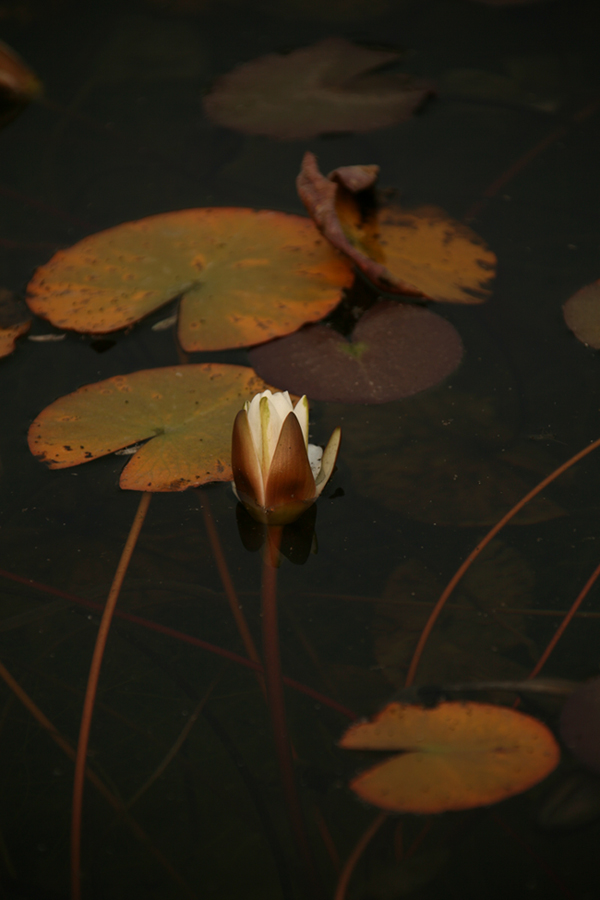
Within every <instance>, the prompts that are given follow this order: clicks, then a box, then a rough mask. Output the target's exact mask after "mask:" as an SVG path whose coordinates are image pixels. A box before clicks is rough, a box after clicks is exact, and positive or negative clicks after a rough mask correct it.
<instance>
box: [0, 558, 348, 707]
mask: <svg viewBox="0 0 600 900" xmlns="http://www.w3.org/2000/svg"><path fill="white" fill-rule="evenodd" d="M0 576H2V577H3V578H8V579H10V580H11V581H16V582H18V583H19V584H24V585H26V586H27V587H30V588H33V589H34V590H36V591H42V592H43V593H45V594H53V595H54V596H57V597H63V598H64V599H65V600H69V601H71V602H72V603H76V604H77V605H78V606H83V607H85V608H86V609H91V610H93V611H94V612H101V611H102V609H103V606H102V605H101V604H100V603H94V601H93V600H85V599H84V598H83V597H78V596H77V595H76V594H69V593H67V592H66V591H61V590H60V588H54V587H51V586H50V585H47V584H42V583H41V582H39V581H33V579H31V578H24V577H23V576H22V575H15V574H14V573H13V572H8V571H6V569H0ZM114 614H115V617H116V618H117V619H123V621H125V622H131V623H132V624H133V625H140V626H141V627H142V628H146V629H147V630H148V631H156V632H158V633H159V634H164V635H166V636H167V637H172V638H175V640H177V641H182V642H183V643H185V644H191V645H192V646H193V647H199V648H200V649H201V650H207V651H208V652H209V653H214V654H215V655H216V656H222V657H224V658H225V659H230V660H231V661H232V662H234V663H237V664H238V665H240V666H244V667H245V668H246V669H252V670H253V671H255V672H260V673H261V674H264V670H263V667H262V666H261V665H259V664H258V663H255V662H253V661H252V660H250V659H246V657H244V656H240V655H239V653H234V652H233V651H232V650H226V649H225V648H224V647H218V646H217V645H216V644H210V643H209V642H208V641H203V640H202V639H201V638H197V637H193V635H191V634H186V633H185V632H184V631H178V630H177V629H175V628H169V626H168V625H161V624H160V623H159V622H153V621H152V620H151V619H144V618H142V617H141V616H136V615H133V613H126V612H121V611H120V610H118V609H117V610H115V613H114ZM283 681H284V684H286V685H287V686H288V687H291V688H292V689H293V690H295V691H298V692H299V693H301V694H306V696H307V697H312V699H313V700H316V701H317V702H318V703H322V704H323V706H328V707H329V708H330V709H333V710H335V711H336V712H339V713H341V715H343V716H345V717H346V718H347V719H352V720H353V719H356V718H358V716H357V713H355V712H354V710H352V709H349V708H348V707H347V706H343V705H342V704H341V703H338V702H337V701H336V700H333V699H332V698H331V697H327V696H326V695H325V694H321V693H320V692H319V691H315V690H313V688H311V687H308V685H306V684H302V682H300V681H296V680H295V679H293V678H288V676H287V675H284V676H283Z"/></svg>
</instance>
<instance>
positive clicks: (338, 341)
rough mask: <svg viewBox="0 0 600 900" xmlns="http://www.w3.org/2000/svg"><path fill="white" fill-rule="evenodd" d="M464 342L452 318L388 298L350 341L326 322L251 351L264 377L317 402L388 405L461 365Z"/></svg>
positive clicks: (367, 315)
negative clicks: (450, 319)
mask: <svg viewBox="0 0 600 900" xmlns="http://www.w3.org/2000/svg"><path fill="white" fill-rule="evenodd" d="M462 351H463V348H462V342H461V340H460V337H459V335H458V332H457V331H456V329H455V328H454V326H453V325H451V324H450V322H447V321H446V320H445V319H442V318H441V316H438V315H436V314H435V313H432V312H430V311H429V310H427V309H423V308H422V307H420V306H416V305H414V304H407V303H397V302H396V301H394V300H383V301H380V302H379V303H377V304H376V305H375V306H373V307H372V308H371V309H370V310H368V311H367V312H366V313H365V314H364V315H363V316H362V318H361V319H359V321H358V324H357V325H356V327H355V328H354V332H353V333H352V336H351V339H350V340H348V339H347V338H345V337H343V336H342V335H341V334H339V333H338V332H337V331H334V330H333V329H332V328H329V327H328V326H326V325H308V326H307V327H306V328H303V329H302V330H300V331H297V332H296V333H295V334H291V335H289V336H288V337H285V338H280V339H279V340H277V341H271V342H270V343H268V344H262V345H261V346H259V347H255V348H254V349H253V350H251V351H250V362H251V363H252V365H253V366H254V368H255V369H256V371H257V372H258V373H259V375H261V377H262V378H264V379H265V380H266V381H270V382H272V383H273V384H285V385H286V387H288V388H289V390H291V391H293V392H294V393H296V394H306V395H307V396H308V397H310V399H311V400H329V401H336V402H340V403H387V402H389V401H390V400H399V399H401V398H402V397H408V396H410V395H411V394H416V393H418V391H422V390H425V388H428V387H432V386H433V385H435V384H438V383H439V382H440V381H442V380H443V379H444V378H446V376H447V375H449V374H450V373H451V372H453V371H454V369H455V368H456V367H457V366H458V364H459V362H460V359H461V356H462Z"/></svg>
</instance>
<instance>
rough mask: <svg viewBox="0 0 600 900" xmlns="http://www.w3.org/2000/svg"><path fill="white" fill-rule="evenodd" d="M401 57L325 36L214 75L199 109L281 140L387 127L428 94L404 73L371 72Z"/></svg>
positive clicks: (248, 130) (405, 116) (239, 127)
mask: <svg viewBox="0 0 600 900" xmlns="http://www.w3.org/2000/svg"><path fill="white" fill-rule="evenodd" d="M400 58H401V55H400V54H399V53H396V52H394V51H389V50H373V49H369V48H367V47H360V46H358V45H356V44H352V43H351V42H350V41H347V40H345V39H344V38H336V37H332V38H326V39H325V40H323V41H319V42H318V43H317V44H313V45H311V46H310V47H302V48H301V49H299V50H295V51H294V52H293V53H288V54H287V55H286V56H284V55H282V54H280V53H270V54H268V55H267V56H262V57H260V58H259V59H255V60H252V61H251V62H248V63H244V64H243V65H241V66H238V67H237V68H236V69H234V70H233V71H232V72H229V73H228V74H227V75H223V76H222V77H221V78H219V80H218V81H217V82H216V84H215V85H214V87H213V89H212V91H211V92H210V93H209V94H208V95H207V96H206V97H205V98H204V109H205V111H206V114H207V115H208V116H209V117H210V118H211V119H213V120H214V121H215V122H218V123H219V125H225V126H226V127H228V128H235V129H237V130H238V131H243V132H245V133H246V134H265V135H269V136H271V137H276V138H282V139H284V140H298V139H303V138H304V139H305V138H310V137H315V136H316V135H318V134H323V133H327V132H336V131H338V132H339V131H371V130H372V129H374V128H385V127H386V126H388V125H395V124H396V123H398V122H403V121H405V120H406V119H409V118H410V117H411V115H412V114H413V112H414V111H415V110H416V109H417V108H418V107H419V106H420V105H421V104H422V103H423V101H424V100H425V99H426V97H427V96H428V95H429V94H430V93H431V92H432V91H431V87H430V86H429V85H426V84H423V83H420V82H415V81H413V79H412V78H411V77H410V76H409V75H403V74H395V73H380V72H378V71H377V70H379V69H381V68H382V67H383V66H387V65H390V64H391V63H397V62H398V61H399V60H400Z"/></svg>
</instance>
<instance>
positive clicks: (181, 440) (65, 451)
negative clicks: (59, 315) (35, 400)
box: [29, 363, 268, 491]
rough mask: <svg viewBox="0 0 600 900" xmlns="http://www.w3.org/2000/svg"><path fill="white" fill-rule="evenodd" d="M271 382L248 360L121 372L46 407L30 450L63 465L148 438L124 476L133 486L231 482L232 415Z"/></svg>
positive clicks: (137, 488) (35, 427)
mask: <svg viewBox="0 0 600 900" xmlns="http://www.w3.org/2000/svg"><path fill="white" fill-rule="evenodd" d="M267 387H268V385H267V384H265V383H264V381H262V380H261V379H260V378H258V376H257V375H256V373H255V372H254V371H253V370H252V369H250V368H248V367H246V366H231V365H223V364H219V365H217V364H211V363H206V364H201V365H188V366H169V367H166V368H163V369H145V370H142V371H140V372H133V373H132V374H131V375H117V376H115V377H114V378H108V379H106V380H105V381H98V382H97V383H96V384H88V385H86V386H85V387H82V388H79V390H78V391H75V392H74V393H73V394H67V396H66V397H61V398H60V399H59V400H56V401H55V402H54V403H51V404H50V406H47V407H46V409H44V410H43V411H42V412H41V413H40V414H39V416H38V417H37V418H36V419H35V421H34V422H33V423H32V425H31V427H30V429H29V449H30V450H31V452H32V453H33V454H34V456H37V458H38V459H40V460H42V461H43V462H46V463H48V465H49V466H50V468H51V469H64V468H67V467H69V466H76V465H79V464H80V463H83V462H88V461H89V460H92V459H97V458H98V457H100V456H106V455H107V454H108V453H114V452H115V451H116V450H122V449H123V448H125V447H130V446H131V445H132V444H136V443H137V442H138V441H147V443H145V444H144V445H143V446H142V447H140V448H139V449H138V450H137V451H136V452H135V453H134V454H133V455H132V457H131V459H130V461H129V462H128V463H127V465H126V466H125V468H124V470H123V472H122V474H121V479H120V481H119V484H120V486H121V487H122V488H124V489H126V490H132V491H183V490H185V489H186V488H189V487H198V486H199V485H201V484H206V483H207V482H210V481H231V480H232V477H233V475H232V472H231V431H232V427H233V420H234V418H235V415H236V413H237V412H238V411H239V410H240V409H241V407H242V406H243V404H244V402H245V401H246V400H249V399H251V398H252V397H253V396H254V394H256V393H258V392H259V391H264V390H266V388H267ZM150 438H151V440H149V439H150Z"/></svg>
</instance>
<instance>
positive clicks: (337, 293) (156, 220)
mask: <svg viewBox="0 0 600 900" xmlns="http://www.w3.org/2000/svg"><path fill="white" fill-rule="evenodd" d="M352 277H353V276H352V272H351V269H350V267H349V265H348V264H347V263H346V261H345V260H344V259H343V258H341V257H340V256H339V255H338V254H337V253H336V251H335V250H333V249H332V248H331V247H330V246H329V245H328V243H327V241H325V240H324V239H323V238H322V237H321V236H320V235H319V233H318V232H317V230H316V229H315V227H314V225H313V224H312V222H311V221H310V220H308V219H305V218H303V217H301V216H294V215H287V214H286V213H278V212H272V211H270V210H262V211H256V210H252V209H235V208H233V209H231V208H215V209H210V208H207V209H188V210H182V211H180V212H172V213H163V214H161V215H157V216H150V217H148V218H146V219H140V220H139V221H136V222H127V223H125V224H124V225H117V226H116V227H115V228H109V229H108V230H107V231H101V232H100V233H99V234H94V235H91V236H90V237H87V238H84V240H82V241H80V242H79V243H78V244H75V245H74V246H73V247H71V248H69V249H68V250H62V251H60V252H59V253H57V254H56V255H55V256H53V257H52V259H51V260H50V261H49V262H48V263H46V265H44V266H41V267H40V268H39V269H38V270H37V271H36V273H35V275H34V277H33V279H32V280H31V282H30V284H29V286H28V298H27V302H28V303H29V306H30V307H31V309H32V310H33V311H34V312H35V313H37V315H40V316H42V317H43V318H45V319H48V320H49V321H50V322H52V324H53V325H56V326H57V327H59V328H70V329H73V330H74V331H81V332H86V333H92V334H105V333H107V332H110V331H116V330H117V329H119V328H124V327H126V326H127V325H131V324H132V323H133V322H136V321H138V320H139V319H141V318H143V316H146V315H148V314H149V313H151V312H152V311H153V310H155V309H157V308H158V307H160V306H162V305H163V304H164V303H167V302H168V301H169V300H172V299H173V298H174V297H177V296H179V295H181V296H182V300H181V307H180V313H179V330H178V334H179V340H180V342H181V344H182V346H183V348H184V349H185V350H187V351H195V350H222V349H225V348H229V347H244V346H247V345H250V344H256V343H260V342H261V341H268V340H270V339H271V338H273V337H279V336H280V335H283V334H289V333H290V332H291V331H295V330H296V329H297V328H300V326H301V325H303V324H304V323H305V322H314V321H316V320H318V319H321V318H322V317H323V316H325V315H327V313H328V312H330V311H331V310H332V309H333V308H334V307H335V306H336V305H337V304H338V303H339V301H340V299H341V296H342V290H343V288H344V287H347V286H348V285H349V284H350V283H351V282H352Z"/></svg>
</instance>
